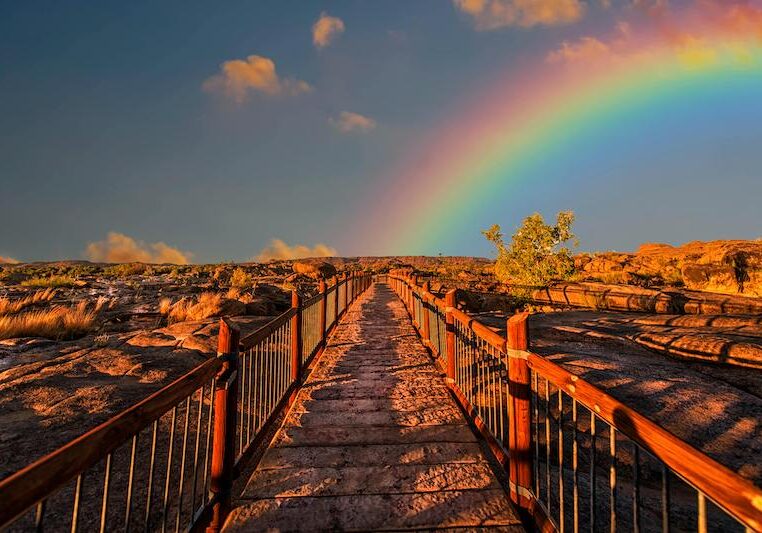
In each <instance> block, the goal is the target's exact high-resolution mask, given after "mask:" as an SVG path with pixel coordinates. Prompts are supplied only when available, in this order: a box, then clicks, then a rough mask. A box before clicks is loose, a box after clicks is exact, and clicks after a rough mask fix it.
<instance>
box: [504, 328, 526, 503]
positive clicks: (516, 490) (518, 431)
mask: <svg viewBox="0 0 762 533" xmlns="http://www.w3.org/2000/svg"><path fill="white" fill-rule="evenodd" d="M528 316H529V313H520V314H517V315H514V316H512V317H511V318H509V319H508V322H507V324H506V326H507V331H508V343H507V348H508V350H507V351H508V380H509V382H508V405H509V408H510V410H511V411H510V418H509V420H510V424H509V429H508V451H509V460H510V468H509V473H508V476H509V480H510V494H511V500H513V502H514V503H515V504H516V505H518V506H519V507H520V508H522V509H528V508H529V506H530V504H531V501H532V498H531V489H532V433H531V423H532V422H531V415H530V401H531V392H532V389H531V385H530V382H529V380H530V374H529V366H528V365H527V360H526V355H525V352H526V350H528V349H529V331H528V328H527V317H528ZM522 352H524V353H522Z"/></svg>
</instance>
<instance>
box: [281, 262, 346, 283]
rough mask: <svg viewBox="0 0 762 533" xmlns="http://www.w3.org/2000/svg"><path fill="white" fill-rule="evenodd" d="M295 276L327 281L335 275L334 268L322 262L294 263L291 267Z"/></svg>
mask: <svg viewBox="0 0 762 533" xmlns="http://www.w3.org/2000/svg"><path fill="white" fill-rule="evenodd" d="M291 268H292V269H293V271H294V272H295V273H296V274H304V275H305V276H309V277H311V278H313V279H328V278H332V277H334V276H335V275H336V267H334V266H333V265H332V264H331V263H326V262H324V261H294V264H293V265H292V267H291Z"/></svg>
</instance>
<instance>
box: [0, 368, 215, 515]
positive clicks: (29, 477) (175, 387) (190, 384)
mask: <svg viewBox="0 0 762 533" xmlns="http://www.w3.org/2000/svg"><path fill="white" fill-rule="evenodd" d="M221 367H222V361H220V360H219V359H218V358H213V359H209V360H207V361H205V362H203V363H201V364H200V365H199V366H197V367H196V368H194V369H193V370H191V371H190V372H188V373H187V374H185V375H184V376H182V377H180V378H178V379H177V380H175V381H173V382H172V383H170V384H169V385H167V386H166V387H163V388H162V389H160V390H158V391H156V392H154V393H153V394H151V395H150V396H149V397H148V398H146V399H144V400H142V401H140V402H138V403H137V404H135V405H133V406H132V407H129V408H128V409H126V410H125V411H122V412H121V413H119V414H118V415H116V416H115V417H114V418H111V419H110V420H108V421H106V422H104V423H102V424H101V425H99V426H97V427H95V428H94V429H91V430H90V431H88V432H87V433H85V434H84V435H82V436H80V437H77V438H76V439H74V440H72V441H71V442H69V443H68V444H66V445H64V446H62V447H61V448H58V449H57V450H55V451H54V452H52V453H50V454H48V455H46V456H45V457H42V458H41V459H38V460H37V461H35V462H34V463H32V464H30V465H28V466H27V467H25V468H22V469H21V470H19V471H18V472H16V473H15V474H12V475H11V476H9V477H7V478H5V479H4V480H2V481H0V502H2V505H0V526H2V525H3V524H7V523H8V522H10V521H11V520H14V519H15V518H16V517H18V516H19V515H21V514H22V513H24V512H25V511H26V510H27V509H29V508H30V507H31V506H32V505H34V504H35V503H37V502H38V501H39V500H41V499H43V498H45V497H46V496H48V495H49V494H51V493H52V492H54V491H55V490H57V489H59V488H60V487H62V486H63V485H64V484H65V483H67V482H69V481H71V480H72V479H74V478H75V477H76V476H77V475H79V474H80V473H81V472H83V471H84V470H86V469H88V468H90V467H92V466H93V465H95V464H96V463H97V462H98V461H100V460H102V459H103V457H104V456H105V455H107V454H108V453H111V452H112V451H114V450H115V449H116V448H118V447H119V446H121V445H122V444H124V443H125V442H126V441H127V440H128V439H129V438H130V437H132V436H133V435H135V434H136V433H138V432H140V431H141V430H143V429H144V428H146V427H147V426H148V425H149V424H151V423H152V422H153V421H155V420H156V419H158V418H159V417H161V416H162V415H163V414H164V413H166V412H167V411H168V410H170V409H171V408H173V407H174V406H176V405H177V404H178V403H180V402H181V401H182V400H184V399H185V398H187V397H188V396H189V395H190V394H193V392H194V391H196V390H197V389H198V388H199V387H201V386H203V385H204V384H206V383H208V382H210V381H211V379H212V377H214V376H215V374H217V372H218V371H219V370H220V368H221Z"/></svg>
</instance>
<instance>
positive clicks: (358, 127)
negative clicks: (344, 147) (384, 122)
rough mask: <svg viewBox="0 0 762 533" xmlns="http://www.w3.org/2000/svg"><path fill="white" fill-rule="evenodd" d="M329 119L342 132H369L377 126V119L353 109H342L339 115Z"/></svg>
mask: <svg viewBox="0 0 762 533" xmlns="http://www.w3.org/2000/svg"><path fill="white" fill-rule="evenodd" d="M328 121H329V122H330V123H331V124H332V125H333V126H335V127H336V129H338V130H339V131H340V132H342V133H351V132H353V131H358V132H367V131H370V130H372V129H374V128H375V127H376V121H375V120H373V119H372V118H370V117H366V116H364V115H361V114H359V113H352V112H351V111H342V112H341V113H339V116H338V117H336V118H330V119H328Z"/></svg>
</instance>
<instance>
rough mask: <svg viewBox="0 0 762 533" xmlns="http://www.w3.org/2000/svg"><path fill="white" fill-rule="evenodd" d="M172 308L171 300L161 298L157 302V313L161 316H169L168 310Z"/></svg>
mask: <svg viewBox="0 0 762 533" xmlns="http://www.w3.org/2000/svg"><path fill="white" fill-rule="evenodd" d="M171 308H172V298H162V299H161V300H159V313H161V314H162V315H167V314H169V310H170V309H171Z"/></svg>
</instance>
